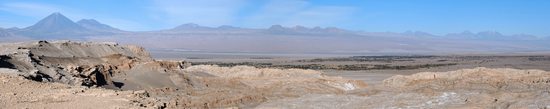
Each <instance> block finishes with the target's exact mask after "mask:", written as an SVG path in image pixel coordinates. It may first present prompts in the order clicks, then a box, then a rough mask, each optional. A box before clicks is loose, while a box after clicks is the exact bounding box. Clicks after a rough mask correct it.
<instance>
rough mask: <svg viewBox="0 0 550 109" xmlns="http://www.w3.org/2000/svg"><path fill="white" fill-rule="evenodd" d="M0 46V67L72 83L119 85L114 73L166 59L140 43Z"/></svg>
mask: <svg viewBox="0 0 550 109" xmlns="http://www.w3.org/2000/svg"><path fill="white" fill-rule="evenodd" d="M0 46H1V47H2V50H1V53H2V54H0V57H1V58H0V63H2V65H1V66H0V67H3V68H12V69H17V70H19V71H21V72H24V73H22V74H20V75H23V76H24V77H26V78H29V79H32V80H35V81H44V82H47V81H49V82H61V83H66V84H72V85H84V86H104V87H108V88H116V87H121V86H120V85H117V84H116V83H117V82H115V81H113V79H112V77H113V76H114V75H118V74H124V73H127V72H128V71H130V70H131V69H132V68H133V67H134V66H136V65H140V64H143V63H157V64H158V65H157V66H159V67H163V66H165V64H164V63H169V62H160V61H154V60H153V59H152V58H151V57H150V55H149V54H148V53H147V52H146V51H145V49H143V48H141V47H138V46H121V45H118V44H116V43H95V42H71V41H55V42H48V41H38V42H26V43H11V44H2V45H0ZM181 63H183V62H181ZM166 67H173V66H170V65H167V66H166ZM179 68H183V67H182V66H179Z"/></svg>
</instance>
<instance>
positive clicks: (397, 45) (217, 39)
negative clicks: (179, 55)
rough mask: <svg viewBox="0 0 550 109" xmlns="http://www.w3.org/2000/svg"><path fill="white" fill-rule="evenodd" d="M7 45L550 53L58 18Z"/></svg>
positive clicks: (4, 32) (449, 39) (431, 40)
mask: <svg viewBox="0 0 550 109" xmlns="http://www.w3.org/2000/svg"><path fill="white" fill-rule="evenodd" d="M0 38H2V39H3V40H2V41H25V40H59V39H62V40H85V41H113V42H119V43H124V44H136V45H141V46H145V47H147V48H149V49H162V50H174V51H178V50H184V51H208V52H289V53H367V54H368V53H373V54H393V53H398V54H399V53H401V54H441V53H444V54H445V53H448V54H461V53H462V54H469V53H513V52H546V51H550V44H549V43H548V42H549V41H550V38H548V37H538V36H532V35H527V34H517V35H503V34H500V33H499V32H495V31H486V32H479V33H473V32H468V31H465V32H461V33H452V34H447V35H441V36H439V35H432V34H430V33H426V32H420V31H409V32H404V33H393V32H362V31H349V30H344V29H340V28H335V27H327V28H322V27H311V28H310V27H303V26H294V27H284V26H281V25H273V26H271V27H269V28H267V29H250V28H240V27H233V26H227V25H226V26H220V27H205V26H201V25H198V24H191V23H190V24H183V25H180V26H178V27H175V28H173V29H168V30H159V31H144V32H132V31H124V30H120V29H117V28H114V27H111V26H109V25H106V24H102V23H100V22H99V21H96V20H93V19H83V20H80V21H78V22H74V21H72V20H70V19H68V18H66V17H65V16H63V15H62V14H61V13H54V14H52V15H50V16H47V17H46V18H44V19H42V20H40V21H39V22H38V23H36V24H35V25H32V26H30V27H26V28H9V29H0Z"/></svg>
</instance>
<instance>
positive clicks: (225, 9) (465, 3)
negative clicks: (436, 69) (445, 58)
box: [0, 0, 550, 36]
mask: <svg viewBox="0 0 550 109" xmlns="http://www.w3.org/2000/svg"><path fill="white" fill-rule="evenodd" d="M53 12H61V13H62V14H64V15H65V16H67V17H69V18H71V19H72V20H74V21H77V20H79V19H83V18H93V19H96V20H98V21H100V22H103V23H105V24H109V25H111V26H114V27H117V28H121V29H124V30H137V31H142V30H159V29H167V28H172V27H175V26H177V25H180V24H184V23H197V24H200V25H206V26H220V25H234V26H240V27H250V28H267V27H269V26H271V25H273V24H281V25H285V26H294V25H304V26H323V27H327V26H334V27H341V28H345V29H350V30H364V31H375V32H385V31H390V32H403V31H408V30H413V31H416V30H418V31H425V32H430V33H435V34H445V33H450V32H461V31H464V30H470V31H473V32H479V31H486V30H490V31H499V32H502V33H505V34H517V33H527V34H534V35H539V36H550V20H549V19H550V0H24V1H23V0H1V1H0V16H1V17H0V27H4V28H8V27H27V26H30V25H32V24H34V23H35V22H37V21H38V20H40V19H41V18H43V17H45V16H47V15H49V14H51V13H53Z"/></svg>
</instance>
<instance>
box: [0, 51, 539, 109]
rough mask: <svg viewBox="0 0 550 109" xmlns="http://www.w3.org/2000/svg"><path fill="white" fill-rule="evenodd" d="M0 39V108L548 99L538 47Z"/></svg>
mask: <svg viewBox="0 0 550 109" xmlns="http://www.w3.org/2000/svg"><path fill="white" fill-rule="evenodd" d="M0 46H1V48H0V80H1V81H0V82H1V83H0V86H1V87H2V88H1V89H0V98H1V99H0V104H2V105H1V107H2V108H260V109H263V108H300V109H302V108H513V109H515V108H548V106H550V99H548V92H546V90H548V88H549V87H550V84H549V81H550V72H547V71H548V70H549V69H548V67H546V66H548V65H550V57H549V56H545V55H528V56H521V55H502V56H495V55H477V56H473V55H453V56H334V55H330V56H327V55H323V56H293V55H283V56H281V55H279V56H270V55H260V56H256V55H246V56H234V55H229V56H227V57H221V58H220V57H218V58H215V57H208V55H197V56H205V57H183V58H174V57H168V56H166V54H164V55H159V54H158V53H155V52H153V53H152V56H151V54H150V53H149V52H147V50H145V49H144V48H141V47H138V46H131V45H119V44H117V43H107V42H73V41H36V42H21V43H3V44H1V45H0ZM171 55H176V56H177V55H178V54H171ZM182 55H183V56H185V55H186V54H182ZM381 101H383V102H381ZM75 104H78V105H75Z"/></svg>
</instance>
